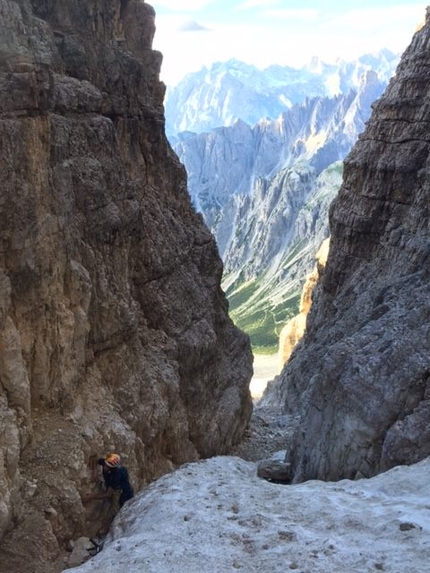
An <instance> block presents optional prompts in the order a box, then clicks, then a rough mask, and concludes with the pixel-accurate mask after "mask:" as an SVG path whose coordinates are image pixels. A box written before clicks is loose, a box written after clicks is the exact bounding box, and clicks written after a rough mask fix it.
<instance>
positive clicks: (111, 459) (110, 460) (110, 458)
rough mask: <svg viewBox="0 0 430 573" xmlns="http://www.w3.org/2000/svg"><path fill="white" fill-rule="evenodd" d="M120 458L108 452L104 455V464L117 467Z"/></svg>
mask: <svg viewBox="0 0 430 573" xmlns="http://www.w3.org/2000/svg"><path fill="white" fill-rule="evenodd" d="M120 461H121V458H120V457H119V455H118V454H108V455H107V456H106V457H105V462H106V465H107V466H108V467H109V468H117V467H118V466H119V465H120Z"/></svg>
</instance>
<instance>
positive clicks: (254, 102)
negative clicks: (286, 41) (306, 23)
mask: <svg viewBox="0 0 430 573" xmlns="http://www.w3.org/2000/svg"><path fill="white" fill-rule="evenodd" d="M399 57H400V56H399V55H398V54H393V53H392V52H390V51H388V50H382V51H381V52H378V53H377V54H367V55H364V56H362V57H360V58H358V60H356V61H353V62H345V61H343V60H339V61H337V62H336V63H335V64H327V63H324V62H323V61H321V60H320V59H319V58H313V60H312V61H311V62H310V64H309V65H308V66H305V67H303V68H301V69H295V68H291V67H288V66H278V65H277V66H270V67H268V68H266V69H264V70H260V69H258V68H256V67H255V66H252V65H249V64H245V63H243V62H240V61H238V60H229V61H227V62H218V63H215V64H213V65H212V66H211V67H210V68H202V69H201V70H200V71H198V72H194V73H191V74H188V75H187V76H185V78H184V79H183V80H182V81H181V82H179V83H178V84H177V85H176V86H173V87H168V88H167V93H166V97H165V115H166V132H167V135H168V136H169V138H171V139H172V138H173V136H175V135H176V134H178V133H181V132H185V131H193V132H196V133H201V132H203V131H210V130H211V129H213V128H215V127H222V126H229V125H233V124H234V123H235V121H236V120H237V119H241V120H242V121H244V122H245V123H248V124H249V125H251V126H253V125H255V124H256V123H257V122H258V121H260V120H261V119H263V118H268V119H276V118H277V117H278V116H279V115H280V114H281V113H282V112H284V111H286V110H288V109H290V108H291V107H292V106H293V105H295V104H300V103H302V102H304V101H305V100H306V99H307V98H314V97H326V96H327V97H333V96H336V95H340V94H347V93H348V92H349V91H350V90H351V89H357V88H358V87H359V84H360V81H361V77H362V75H363V73H364V72H367V71H369V70H372V71H374V72H376V73H377V74H378V78H379V80H380V81H381V82H384V83H388V80H389V79H390V78H391V77H392V75H393V73H394V71H395V68H396V66H397V62H398V60H399Z"/></svg>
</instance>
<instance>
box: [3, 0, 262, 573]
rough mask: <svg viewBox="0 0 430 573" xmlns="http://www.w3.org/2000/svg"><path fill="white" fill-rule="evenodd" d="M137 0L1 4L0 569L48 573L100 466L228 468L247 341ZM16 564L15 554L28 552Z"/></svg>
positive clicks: (140, 481)
mask: <svg viewBox="0 0 430 573" xmlns="http://www.w3.org/2000/svg"><path fill="white" fill-rule="evenodd" d="M154 29H155V27H154V11H153V9H152V8H151V7H150V6H149V5H147V4H146V3H145V2H143V1H141V0H123V1H120V0H87V1H86V2H81V1H80V0H57V1H55V2H50V1H45V0H31V1H30V0H0V34H1V35H0V149H1V153H0V220H1V225H0V228H1V234H0V253H1V255H0V382H1V383H0V500H1V502H0V538H1V537H2V542H1V549H0V571H1V572H2V573H3V572H4V571H8V572H9V571H14V572H15V573H25V572H28V573H30V572H31V573H42V572H43V573H51V572H54V571H58V570H59V568H60V567H61V564H62V548H63V547H65V546H66V544H67V541H68V540H69V539H72V538H73V539H76V538H78V537H79V536H80V535H82V534H85V535H92V534H94V532H95V531H96V530H97V528H98V526H99V525H100V524H99V522H98V517H99V516H98V513H97V511H98V510H97V507H96V506H97V504H96V503H93V504H92V505H90V506H88V507H87V508H86V509H85V508H84V506H83V505H82V503H81V500H80V495H82V494H83V493H86V492H87V491H88V490H89V488H90V482H89V468H88V465H87V464H88V460H89V457H90V455H92V454H97V453H98V454H99V455H101V454H103V453H105V452H106V451H109V450H114V451H118V452H119V453H120V454H121V455H122V458H123V460H124V462H125V465H126V466H127V467H128V469H129V471H130V475H131V478H132V482H133V484H134V486H135V487H136V488H137V489H138V488H140V487H141V486H142V485H144V484H145V483H147V482H148V481H150V480H152V479H154V478H155V477H157V476H159V475H161V474H163V473H165V472H167V471H170V470H171V469H172V468H174V467H176V466H177V465H178V464H181V463H183V462H186V461H189V460H196V459H198V458H199V457H205V456H211V455H213V454H217V453H226V452H228V451H229V450H230V449H231V448H232V446H233V445H234V444H235V443H237V442H238V441H239V440H240V438H241V436H242V435H243V433H244V431H245V429H246V426H247V423H248V420H249V416H250V413H251V408H252V404H251V399H250V394H249V388H248V384H249V380H250V378H251V373H252V357H251V352H250V346H249V342H248V338H247V337H246V336H245V335H244V334H242V333H241V332H240V331H238V330H237V329H236V328H235V327H234V326H233V324H232V322H231V321H230V319H229V318H228V313H227V303H226V300H225V297H224V294H223V293H222V291H221V288H220V279H221V274H222V263H221V260H220V258H219V256H218V253H217V248H216V245H215V241H214V239H213V237H212V235H211V234H210V232H209V231H208V229H207V228H206V226H205V225H204V223H203V220H202V218H201V216H200V215H198V214H196V212H195V211H194V209H193V207H192V206H191V202H190V199H189V195H188V192H187V189H186V178H185V172H184V169H183V167H182V166H181V165H180V163H179V162H178V160H177V158H176V156H175V155H174V154H173V153H172V151H171V148H170V146H169V144H168V142H167V140H166V138H165V134H164V116H163V105H162V104H163V96H164V86H163V84H162V83H160V82H159V79H158V74H159V70H160V65H161V54H159V53H158V52H155V51H153V50H152V48H151V46H152V37H153V34H154ZM23 547H25V550H23Z"/></svg>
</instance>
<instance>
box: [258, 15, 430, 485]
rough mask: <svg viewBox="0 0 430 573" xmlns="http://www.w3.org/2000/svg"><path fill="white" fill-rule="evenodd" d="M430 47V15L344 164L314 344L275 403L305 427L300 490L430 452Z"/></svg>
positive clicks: (316, 306)
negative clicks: (311, 483) (309, 483)
mask: <svg viewBox="0 0 430 573" xmlns="http://www.w3.org/2000/svg"><path fill="white" fill-rule="evenodd" d="M429 42H430V24H429V19H428V18H427V23H426V25H425V27H424V28H423V29H422V30H421V31H419V32H417V33H416V35H415V36H414V38H413V40H412V43H411V45H410V46H409V48H408V49H407V50H406V52H405V54H404V55H403V57H402V60H401V63H400V65H399V67H398V69H397V73H396V76H395V77H394V79H393V80H391V82H390V84H389V86H388V88H387V90H386V92H385V94H384V95H383V97H382V98H381V99H380V100H379V101H378V103H377V104H376V105H375V106H374V110H373V114H372V117H371V119H370V121H369V122H368V124H367V127H366V130H365V131H364V133H363V134H362V136H361V137H360V138H359V141H358V142H357V144H356V145H355V147H354V149H353V151H352V152H351V153H350V155H349V156H348V157H347V159H346V161H345V171H344V181H343V184H342V187H341V190H340V192H339V195H338V198H337V199H336V200H335V201H334V203H333V205H332V208H331V216H330V231H331V243H330V252H329V256H328V261H327V266H326V269H325V271H324V273H323V276H322V279H321V280H320V281H319V283H318V285H317V287H316V290H315V292H314V299H313V304H312V307H311V310H310V314H309V317H308V322H307V331H306V334H305V337H304V339H303V340H302V341H301V342H300V343H299V345H298V347H297V348H296V349H295V351H294V352H293V354H292V357H291V359H290V361H289V363H288V364H287V366H286V367H285V368H284V370H283V372H282V374H281V376H280V377H279V379H278V380H277V382H276V383H275V384H272V385H271V387H270V390H269V391H268V395H267V397H266V399H265V404H266V406H267V404H268V403H269V402H270V401H272V403H274V404H277V403H282V404H283V405H284V412H287V413H289V414H291V415H292V416H293V418H294V419H295V421H296V429H295V433H294V438H293V439H292V443H291V447H290V450H289V453H288V455H287V459H286V461H290V462H291V463H292V469H293V474H294V480H295V481H303V480H307V479H312V478H318V479H327V480H337V479H340V478H343V477H347V478H355V477H360V476H371V475H374V474H376V473H378V472H380V471H383V470H386V469H387V468H390V467H392V466H394V465H396V464H411V463H413V462H416V461H418V460H421V459H423V458H425V457H426V456H428V455H429V454H430V408H429V404H430V402H429V395H430V394H429V391H430V320H429V319H430V212H429V205H430V183H429V181H430V179H429V176H428V175H429V152H430V146H429V140H428V123H429V120H430V116H429V106H428V92H429V88H430V74H429V56H428V45H429Z"/></svg>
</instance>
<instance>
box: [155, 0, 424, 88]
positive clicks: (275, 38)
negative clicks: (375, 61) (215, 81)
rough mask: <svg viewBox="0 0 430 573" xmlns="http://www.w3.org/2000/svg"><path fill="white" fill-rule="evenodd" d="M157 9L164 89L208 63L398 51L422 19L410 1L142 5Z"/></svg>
mask: <svg viewBox="0 0 430 573" xmlns="http://www.w3.org/2000/svg"><path fill="white" fill-rule="evenodd" d="M148 4H151V5H152V6H153V7H154V8H155V11H156V26H157V32H156V34H155V39H154V48H155V49H157V50H160V51H161V52H163V54H164V61H163V66H162V73H161V78H162V79H163V80H164V81H165V82H166V83H168V84H170V83H175V82H177V81H179V80H180V79H181V78H182V77H183V76H184V75H185V74H187V73H188V72H191V71H195V70H198V69H200V68H201V67H202V66H204V65H206V66H207V65H210V64H211V63H212V62H214V61H225V60H228V59H230V58H237V59H240V60H243V61H244V62H247V63H251V64H255V65H256V66H258V67H265V66H268V65H270V64H274V63H277V64H287V65H291V66H300V65H303V64H304V63H307V62H308V61H309V60H310V58H311V57H312V56H314V55H318V56H320V57H321V58H322V59H323V60H326V61H332V60H333V59H335V58H337V57H341V58H344V59H350V58H355V57H357V56H359V55H361V54H364V53H369V52H374V51H377V50H379V49H380V48H383V47H386V48H389V49H391V50H393V51H395V52H402V51H403V50H404V49H405V48H406V47H407V45H408V44H409V42H410V40H411V38H412V35H413V34H414V32H415V29H416V27H417V25H418V24H419V23H420V21H422V20H423V19H424V15H425V9H426V6H427V3H426V2H419V1H414V0H397V1H396V0H346V1H345V0H342V1H340V0H308V1H307V0H301V1H300V0H152V1H151V0H148Z"/></svg>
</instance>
